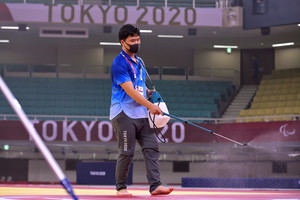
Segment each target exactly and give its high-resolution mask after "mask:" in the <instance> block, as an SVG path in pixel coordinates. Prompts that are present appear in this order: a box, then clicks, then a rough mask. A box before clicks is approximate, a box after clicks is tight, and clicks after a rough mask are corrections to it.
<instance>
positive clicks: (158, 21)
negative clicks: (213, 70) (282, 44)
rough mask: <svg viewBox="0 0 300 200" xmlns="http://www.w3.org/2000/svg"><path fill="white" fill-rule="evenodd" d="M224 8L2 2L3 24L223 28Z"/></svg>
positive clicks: (0, 5)
mask: <svg viewBox="0 0 300 200" xmlns="http://www.w3.org/2000/svg"><path fill="white" fill-rule="evenodd" d="M222 15H223V9H222V8H178V7H151V6H149V7H148V6H147V7H143V6H141V7H137V6H104V5H71V4H66V5H63V4H58V5H47V4H22V3H7V4H3V3H0V21H14V22H25V23H26V22H38V23H64V24H66V23H67V24H70V23H73V24H126V23H130V24H139V25H171V26H222Z"/></svg>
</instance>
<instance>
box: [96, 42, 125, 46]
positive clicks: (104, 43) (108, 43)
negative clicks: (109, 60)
mask: <svg viewBox="0 0 300 200" xmlns="http://www.w3.org/2000/svg"><path fill="white" fill-rule="evenodd" d="M99 44H100V45H103V46H121V44H120V42H100V43H99Z"/></svg>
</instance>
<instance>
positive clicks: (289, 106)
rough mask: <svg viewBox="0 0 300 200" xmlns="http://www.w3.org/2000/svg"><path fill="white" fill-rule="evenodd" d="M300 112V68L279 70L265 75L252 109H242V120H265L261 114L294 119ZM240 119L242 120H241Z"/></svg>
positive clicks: (279, 118)
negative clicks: (293, 116) (244, 118)
mask: <svg viewBox="0 0 300 200" xmlns="http://www.w3.org/2000/svg"><path fill="white" fill-rule="evenodd" d="M299 114H300V69H289V70H277V71H273V73H272V74H271V75H267V76H264V77H263V79H262V81H261V83H260V85H259V88H258V90H257V92H256V95H255V96H254V98H253V102H252V104H251V107H250V109H247V110H241V111H240V116H241V117H253V118H251V119H246V120H242V121H248V122H249V121H264V118H263V117H260V116H274V115H278V116H280V115H282V117H278V118H271V119H268V120H292V116H287V115H299ZM239 121H240V120H239Z"/></svg>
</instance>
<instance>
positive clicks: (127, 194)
mask: <svg viewBox="0 0 300 200" xmlns="http://www.w3.org/2000/svg"><path fill="white" fill-rule="evenodd" d="M117 196H122V197H131V196H132V194H131V193H129V192H128V191H127V190H126V189H121V190H119V191H117Z"/></svg>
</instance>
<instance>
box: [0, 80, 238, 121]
mask: <svg viewBox="0 0 300 200" xmlns="http://www.w3.org/2000/svg"><path fill="white" fill-rule="evenodd" d="M4 80H5V81H6V82H7V84H8V86H9V87H10V88H11V90H12V92H13V93H14V94H15V96H16V97H17V99H18V100H19V101H20V103H21V105H22V106H23V108H24V110H25V112H26V113H27V114H37V115H68V116H108V115H109V106H110V98H111V81H110V80H109V79H73V78H58V79H56V78H20V77H6V78H5V79H4ZM155 85H156V88H157V90H158V91H159V92H160V93H161V95H162V97H163V99H164V100H165V101H166V102H167V105H168V107H169V111H170V112H172V113H173V114H176V115H178V116H181V117H203V118H205V117H206V118H210V117H218V116H219V107H220V104H222V103H224V102H226V101H228V99H229V97H230V96H231V95H232V92H233V91H232V84H231V83H230V82H214V81H182V80H180V81H167V80H161V81H155ZM13 113H14V112H13V111H12V109H11V108H10V106H9V105H8V103H7V101H6V100H5V98H4V97H3V95H2V94H1V96H0V114H13Z"/></svg>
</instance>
